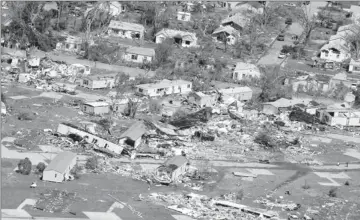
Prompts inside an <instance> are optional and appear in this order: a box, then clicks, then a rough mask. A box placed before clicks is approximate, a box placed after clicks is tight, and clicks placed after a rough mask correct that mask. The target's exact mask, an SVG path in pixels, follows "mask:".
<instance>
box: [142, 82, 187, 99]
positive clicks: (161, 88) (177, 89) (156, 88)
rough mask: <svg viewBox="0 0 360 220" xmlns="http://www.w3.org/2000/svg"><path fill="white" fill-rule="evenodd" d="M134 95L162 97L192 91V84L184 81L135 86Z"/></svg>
mask: <svg viewBox="0 0 360 220" xmlns="http://www.w3.org/2000/svg"><path fill="white" fill-rule="evenodd" d="M135 87H136V93H138V94H140V95H145V96H163V95H169V94H181V93H188V92H191V91H192V83H191V82H189V81H185V80H173V81H170V80H166V79H164V80H162V81H160V82H158V83H150V84H141V85H136V86H135Z"/></svg>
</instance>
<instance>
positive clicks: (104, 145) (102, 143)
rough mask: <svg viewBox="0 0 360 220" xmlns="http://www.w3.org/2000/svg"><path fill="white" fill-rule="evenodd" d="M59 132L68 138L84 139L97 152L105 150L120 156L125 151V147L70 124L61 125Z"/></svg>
mask: <svg viewBox="0 0 360 220" xmlns="http://www.w3.org/2000/svg"><path fill="white" fill-rule="evenodd" d="M57 132H58V133H59V134H61V135H66V136H68V135H69V134H76V135H78V136H80V137H82V138H83V139H84V140H85V141H86V142H87V143H89V144H93V145H94V148H96V149H97V150H103V151H105V152H112V153H115V154H118V155H120V154H121V152H122V151H123V147H121V146H120V145H118V144H115V143H112V142H110V141H108V140H105V139H104V138H101V137H98V136H96V135H94V134H92V133H89V132H87V131H86V130H84V129H82V128H80V127H77V126H75V125H72V124H69V123H61V124H59V126H58V129H57Z"/></svg>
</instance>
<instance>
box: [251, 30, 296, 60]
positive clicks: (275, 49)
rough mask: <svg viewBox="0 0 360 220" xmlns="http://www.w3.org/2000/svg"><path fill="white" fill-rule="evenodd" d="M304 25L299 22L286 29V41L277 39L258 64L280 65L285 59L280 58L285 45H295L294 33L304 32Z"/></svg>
mask: <svg viewBox="0 0 360 220" xmlns="http://www.w3.org/2000/svg"><path fill="white" fill-rule="evenodd" d="M302 30H303V28H302V26H301V25H300V24H299V23H293V24H292V25H290V26H289V27H288V28H287V29H286V31H285V40H284V41H278V40H277V41H275V43H274V44H273V45H272V47H271V48H270V49H269V51H268V52H267V53H266V55H265V56H263V57H262V58H261V59H260V60H259V61H258V64H260V65H279V64H280V63H281V62H282V61H283V59H280V58H278V56H279V53H280V51H281V49H282V48H283V46H284V45H293V40H291V36H292V35H300V34H301V33H302Z"/></svg>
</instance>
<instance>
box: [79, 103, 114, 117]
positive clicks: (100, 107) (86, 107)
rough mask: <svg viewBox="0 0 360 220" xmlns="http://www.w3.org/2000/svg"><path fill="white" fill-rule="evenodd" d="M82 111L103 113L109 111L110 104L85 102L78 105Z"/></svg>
mask: <svg viewBox="0 0 360 220" xmlns="http://www.w3.org/2000/svg"><path fill="white" fill-rule="evenodd" d="M80 109H81V111H82V112H84V113H87V114H94V115H103V114H107V113H109V112H110V104H109V103H107V102H85V103H82V104H81V106H80Z"/></svg>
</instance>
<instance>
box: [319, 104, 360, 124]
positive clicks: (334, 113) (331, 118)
mask: <svg viewBox="0 0 360 220" xmlns="http://www.w3.org/2000/svg"><path fill="white" fill-rule="evenodd" d="M316 116H317V117H318V118H319V119H320V121H321V122H323V123H326V124H328V125H330V126H337V125H340V126H351V127H358V126H360V111H359V110H355V109H351V108H346V107H340V108H331V107H328V108H326V109H319V110H317V111H316Z"/></svg>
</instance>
